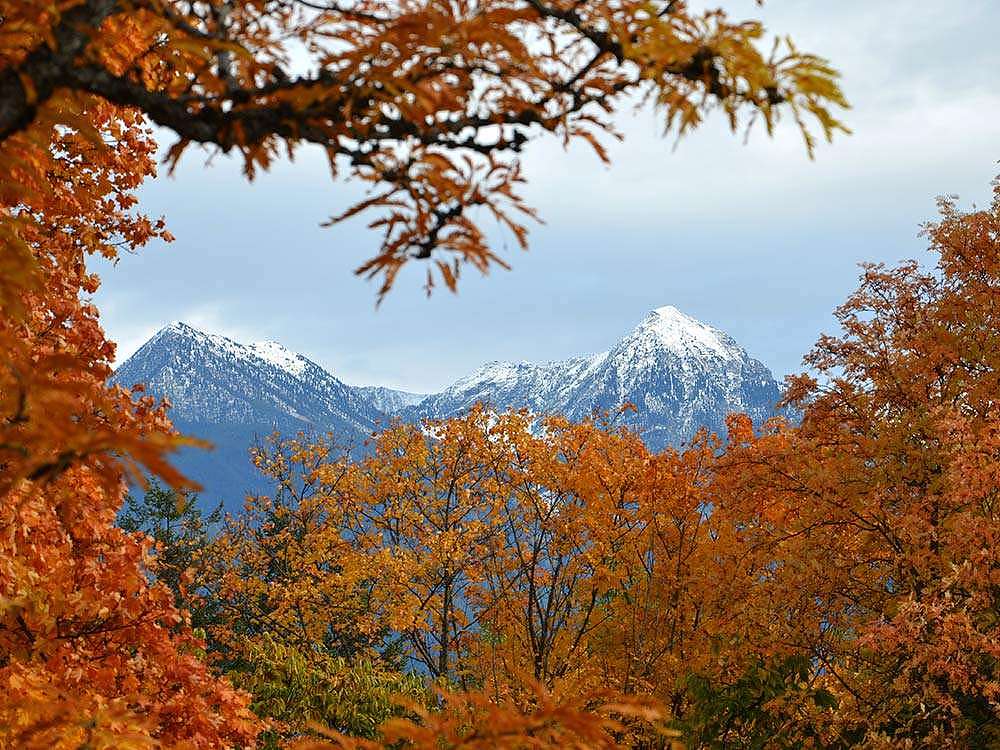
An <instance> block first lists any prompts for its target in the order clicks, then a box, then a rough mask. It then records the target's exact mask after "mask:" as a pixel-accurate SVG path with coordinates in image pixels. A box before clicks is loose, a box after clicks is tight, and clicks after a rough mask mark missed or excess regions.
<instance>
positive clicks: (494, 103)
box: [0, 0, 845, 747]
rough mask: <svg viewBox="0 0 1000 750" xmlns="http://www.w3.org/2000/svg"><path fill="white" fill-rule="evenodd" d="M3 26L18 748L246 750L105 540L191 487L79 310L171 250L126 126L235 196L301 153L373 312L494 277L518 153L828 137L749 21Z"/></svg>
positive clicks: (462, 8) (224, 6)
mask: <svg viewBox="0 0 1000 750" xmlns="http://www.w3.org/2000/svg"><path fill="white" fill-rule="evenodd" d="M0 18H2V19H3V21H2V23H0V174H2V175H4V179H3V181H2V183H0V243H2V253H0V350H2V351H3V352H4V353H5V357H4V360H3V362H2V364H0V411H2V420H0V500H2V504H0V508H2V511H0V531H2V536H0V545H2V547H0V553H2V554H0V564H2V568H0V597H2V598H0V603H2V610H0V617H2V620H0V680H3V681H4V684H5V686H6V688H7V689H6V690H4V691H3V693H2V698H0V714H2V716H3V721H2V722H0V725H2V726H3V727H4V730H3V731H5V732H7V735H6V736H5V737H4V739H5V741H8V740H9V742H11V743H13V744H15V745H22V746H31V745H32V744H34V745H38V746H46V745H51V744H53V743H54V742H55V739H54V738H57V737H58V738H63V740H64V741H65V742H67V743H69V744H70V745H72V744H73V743H76V744H81V743H89V744H91V745H97V746H100V745H101V744H102V743H104V744H106V745H115V746H119V747H120V746H127V745H128V744H129V743H131V744H132V745H135V746H142V745H143V744H145V745H149V744H150V743H155V742H161V743H166V744H169V743H180V742H189V743H192V744H194V745H195V746H201V747H218V746H225V745H227V744H236V743H241V742H248V741H250V739H251V738H252V737H253V736H254V734H255V733H256V731H257V729H258V725H257V724H256V723H255V722H254V721H253V719H252V717H251V716H250V715H249V714H248V713H247V711H246V702H247V698H246V696H244V695H241V694H239V693H237V692H235V691H233V690H232V689H231V688H230V686H229V685H228V684H227V683H225V682H224V681H220V680H218V679H216V678H214V677H212V676H211V675H210V674H209V672H208V670H207V668H206V667H205V666H204V664H202V663H201V662H200V661H199V660H198V658H197V657H196V654H197V652H198V651H199V646H198V643H197V641H196V640H195V639H193V638H192V635H191V633H190V630H189V628H188V627H187V626H186V624H185V623H184V616H183V615H182V614H181V613H179V612H178V611H177V610H176V609H174V608H173V605H172V603H171V602H170V598H169V595H168V594H166V592H165V591H164V590H162V589H161V588H160V587H157V586H151V585H150V584H149V582H148V579H147V576H146V570H145V564H144V557H143V555H144V549H145V544H146V542H145V541H144V540H142V539H141V538H139V537H127V536H125V535H123V534H122V533H121V532H120V531H117V530H116V529H114V527H113V519H114V516H115V512H116V511H117V510H118V508H119V507H120V504H121V500H122V496H123V486H122V480H123V477H124V476H125V474H124V472H131V473H132V475H133V476H136V475H138V473H139V471H140V470H146V471H150V472H152V473H154V474H158V475H160V476H161V477H163V478H164V479H165V480H166V481H167V483H168V484H170V485H171V486H174V487H177V488H180V487H183V480H182V478H181V477H180V476H178V475H177V474H176V472H174V471H172V470H171V468H170V466H169V464H168V463H167V462H166V461H165V458H164V456H165V452H166V451H167V450H168V449H169V448H171V447H173V446H175V445H177V444H178V439H177V438H176V437H175V436H173V435H172V434H171V429H170V426H169V423H168V421H167V419H166V414H165V411H164V409H163V408H162V407H160V406H158V405H156V404H155V403H153V402H152V400H150V399H141V398H139V399H135V398H133V396H134V394H128V393H125V392H123V391H121V390H118V389H111V388H108V387H107V385H106V381H107V378H108V376H109V375H110V364H111V362H112V361H113V356H114V348H113V345H112V344H111V343H110V342H108V341H107V340H106V338H105V336H104V334H103V332H102V331H101V329H100V326H99V324H98V320H97V311H96V309H94V307H93V306H92V305H90V304H89V303H88V302H87V301H86V295H89V294H92V293H93V292H94V290H95V289H96V288H97V284H98V279H97V278H96V277H95V276H93V275H92V274H88V273H87V271H86V259H87V257H88V256H89V255H94V254H100V255H103V256H105V257H108V258H113V257H115V256H116V254H117V252H118V251H119V249H120V248H127V249H133V248H137V247H140V246H142V245H143V244H144V243H145V242H147V241H149V240H151V239H153V238H156V237H160V238H164V239H166V238H168V237H169V235H168V234H167V233H166V231H165V229H164V226H163V224H162V222H161V221H155V220H150V219H149V218H147V217H145V216H142V215H141V214H139V213H137V212H136V211H135V210H134V207H135V197H134V195H133V191H134V189H135V188H136V187H137V186H138V185H139V183H140V182H141V181H142V180H143V179H144V178H146V177H148V176H151V175H152V174H153V162H152V155H153V152H154V144H153V142H152V140H151V138H150V136H149V133H148V132H147V131H146V130H145V129H144V127H143V122H144V121H143V118H144V117H145V118H148V120H149V121H152V122H153V123H155V124H157V125H161V126H164V127H166V128H169V129H172V130H173V131H174V132H175V133H176V134H177V135H178V137H179V141H178V143H177V144H176V145H175V146H174V148H173V150H172V151H171V154H170V159H171V160H173V161H176V159H177V158H179V156H180V155H181V152H182V151H183V150H184V149H185V147H186V146H188V145H189V144H191V143H198V144H208V145H214V146H217V147H218V148H220V149H222V150H223V151H233V150H235V151H238V152H239V153H240V154H241V155H242V157H243V159H244V163H245V167H246V172H247V174H248V176H252V175H253V174H254V172H255V171H256V170H257V169H260V168H266V167H267V166H268V164H270V163H271V162H272V161H273V160H274V159H275V158H277V156H278V155H279V153H281V152H282V151H286V152H288V153H291V152H293V151H294V150H295V149H296V148H297V147H299V146H300V145H302V144H306V143H310V144H315V145H318V146H319V147H320V148H322V149H323V150H324V151H325V153H326V155H327V157H328V158H329V161H330V165H331V168H332V169H333V171H334V173H335V174H347V175H349V176H352V177H354V178H356V179H358V180H361V181H363V182H366V183H368V184H370V186H371V189H372V192H371V193H370V195H369V197H368V198H367V199H365V200H364V201H362V202H361V203H360V204H358V205H356V206H354V207H352V208H350V209H348V210H347V211H344V212H343V213H341V214H339V215H338V216H335V217H334V218H333V221H338V220H341V219H344V218H346V217H348V216H352V215H354V214H356V213H359V212H363V211H367V210H369V209H371V210H374V211H375V212H376V215H375V217H374V219H373V226H374V227H375V228H376V229H378V230H379V231H381V233H382V237H383V239H382V245H381V248H380V250H379V251H378V253H377V254H376V255H375V257H373V258H372V259H371V260H370V261H369V262H367V263H366V264H365V265H363V266H362V267H361V268H360V269H359V272H360V273H363V274H368V275H370V276H376V277H380V278H381V281H382V286H381V293H383V294H384V293H385V292H386V291H387V290H388V289H389V287H390V286H391V284H392V282H393V280H394V279H395V277H396V275H397V273H398V271H399V268H400V267H401V266H402V265H403V264H404V263H405V262H406V261H407V260H409V259H412V258H418V259H427V258H431V256H432V254H436V255H435V257H434V258H433V261H434V265H433V266H431V268H432V269H435V270H436V272H437V273H438V274H439V276H440V278H441V279H443V281H444V283H445V284H446V285H447V286H449V287H452V288H454V286H455V282H456V278H457V276H458V274H459V270H460V268H461V267H462V264H465V263H471V264H472V265H473V266H474V267H475V268H478V269H480V270H482V271H486V270H487V269H488V268H490V267H491V266H492V265H493V264H495V263H502V260H501V259H500V258H498V257H497V256H496V255H495V254H494V253H493V252H492V251H491V249H490V247H489V245H488V243H487V241H486V239H485V234H484V229H483V228H482V227H480V226H479V224H477V223H476V222H475V221H473V219H472V218H471V213H472V212H471V209H473V208H481V209H484V210H482V211H480V213H481V214H484V215H486V216H489V217H492V218H494V219H496V220H497V221H498V222H499V223H500V224H501V225H502V226H504V227H506V228H507V229H508V230H509V231H510V232H512V233H513V235H514V236H515V238H516V240H517V241H518V242H519V243H521V244H522V245H523V244H524V242H525V233H526V230H525V228H524V226H523V221H524V217H525V216H527V217H530V216H533V213H532V211H531V209H530V207H528V206H526V205H525V204H524V203H523V201H522V200H521V198H520V197H519V195H518V188H519V185H520V183H521V180H522V177H521V171H520V165H519V163H518V160H517V155H518V153H519V152H520V150H521V149H522V148H523V146H524V144H525V143H526V142H527V140H528V139H530V138H531V137H533V136H534V135H535V134H540V133H543V132H544V133H551V134H554V135H555V136H557V137H558V138H560V139H562V140H563V142H565V143H569V142H571V141H574V140H581V139H582V140H584V141H587V142H590V143H591V144H592V145H593V146H594V147H595V148H596V149H597V151H598V154H599V155H601V156H602V158H603V150H602V147H601V145H600V136H601V134H602V133H610V132H611V126H610V117H611V114H612V112H613V111H614V109H615V108H616V107H617V106H619V105H620V104H621V102H623V101H626V100H627V99H628V98H630V97H635V96H645V97H647V98H649V99H650V100H652V101H653V102H655V104H656V105H657V106H659V107H660V108H661V111H662V113H663V119H664V122H665V124H666V126H667V128H670V129H673V130H675V131H676V132H678V133H684V132H687V131H688V130H690V129H692V128H694V127H696V126H698V125H699V124H700V122H701V120H702V118H703V117H704V115H705V114H706V113H707V112H708V111H709V110H710V109H712V108H720V109H722V110H723V112H724V113H725V115H726V116H727V117H728V118H729V122H730V124H731V126H732V127H733V128H734V129H735V128H738V127H740V125H741V123H742V122H752V121H753V120H754V119H757V120H760V121H762V122H763V123H764V125H765V127H766V128H767V129H768V130H769V131H770V130H771V128H772V127H773V125H774V124H775V122H776V121H777V119H778V117H779V115H780V114H781V113H788V114H789V115H791V116H792V117H793V118H794V119H795V120H796V122H797V123H798V125H799V126H800V128H801V129H802V132H803V133H804V134H805V135H806V144H807V148H809V149H810V150H811V148H812V145H813V140H812V136H811V135H809V134H808V131H807V129H806V126H807V120H809V119H810V118H812V119H813V121H814V123H815V125H817V126H818V127H819V130H820V131H821V132H822V133H823V134H824V135H825V136H826V137H828V138H829V137H831V136H832V134H833V133H834V132H835V131H837V130H838V129H843V126H842V125H841V124H840V123H839V122H838V121H837V120H836V118H835V117H834V115H833V114H832V113H831V111H830V109H831V107H837V106H844V105H845V102H844V99H843V96H842V94H841V92H840V90H839V89H838V87H837V84H836V76H835V73H834V72H833V71H832V70H831V69H830V68H829V67H828V66H827V64H826V63H825V61H823V60H822V59H820V58H817V57H815V56H812V55H808V54H803V53H800V52H799V51H797V50H796V49H795V48H794V47H793V46H792V45H791V44H790V43H789V44H788V45H787V46H780V47H775V48H774V50H773V51H772V52H771V53H770V54H768V53H764V52H762V51H761V50H760V46H761V44H762V43H763V36H764V30H763V28H762V27H761V26H760V25H759V24H757V23H754V22H742V21H735V22H734V21H732V20H730V19H729V18H728V17H727V16H726V15H725V14H724V13H722V12H708V13H696V12H694V11H692V10H690V9H689V8H688V7H687V5H686V4H685V3H684V2H676V1H675V0H671V1H670V2H666V1H665V0H664V1H658V2H654V3H652V4H649V3H645V2H643V3H639V2H625V3H607V2H605V1H604V0H589V1H587V2H582V3H581V2H573V3H569V2H563V1H562V0H557V1H556V2H544V1H543V0H498V1H496V2H494V1H492V0H491V2H487V3H466V2H458V3H455V2H438V1H437V0H418V1H415V2H401V3H385V2H379V1H376V0H370V1H364V0H363V1H362V2H356V3H352V4H350V5H349V6H347V5H344V6H341V5H338V4H336V3H330V4H326V3H314V2H307V1H306V0H265V1H261V0H219V1H217V2H216V1H211V0H205V1H204V2H186V1H185V2H178V1H177V0H130V1H129V2H124V1H123V0H69V2H58V3H57V2H53V0H0ZM293 61H295V63H294V64H293ZM431 281H432V279H431V277H430V276H429V277H428V286H430V284H431ZM81 297H82V298H81ZM330 541H331V543H332V540H330ZM451 605H452V603H449V606H451ZM442 611H445V610H442ZM451 627H452V625H451V624H450V623H449V628H451ZM442 632H444V631H442ZM449 647H450V646H449ZM181 717H183V719H182V718H181ZM192 717H193V718H192Z"/></svg>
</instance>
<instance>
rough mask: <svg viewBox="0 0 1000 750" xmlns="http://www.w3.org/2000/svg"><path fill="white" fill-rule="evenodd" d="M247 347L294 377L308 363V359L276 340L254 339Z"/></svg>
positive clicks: (300, 373) (299, 373)
mask: <svg viewBox="0 0 1000 750" xmlns="http://www.w3.org/2000/svg"><path fill="white" fill-rule="evenodd" d="M247 348H248V349H249V350H250V351H251V352H252V353H254V354H256V355H257V356H258V357H260V358H261V359H263V360H264V361H265V362H270V363H271V364H272V365H274V366H275V367H280V368H281V369H282V370H284V371H285V372H287V373H288V374H289V375H294V376H295V377H299V376H300V375H302V372H303V371H304V370H305V369H306V366H307V365H308V364H309V360H307V359H306V358H305V357H303V356H302V355H301V354H296V353H295V352H292V351H289V350H288V349H286V348H285V347H283V346H282V345H281V344H279V343H278V342H277V341H255V342H254V343H252V344H250V346H249V347H247Z"/></svg>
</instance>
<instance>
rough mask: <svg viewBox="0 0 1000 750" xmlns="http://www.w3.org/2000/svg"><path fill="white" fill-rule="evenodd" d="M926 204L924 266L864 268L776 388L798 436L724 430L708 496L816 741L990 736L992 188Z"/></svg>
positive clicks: (995, 311) (997, 252)
mask: <svg viewBox="0 0 1000 750" xmlns="http://www.w3.org/2000/svg"><path fill="white" fill-rule="evenodd" d="M996 191H997V192H996V194H995V199H994V201H993V203H992V205H991V206H990V207H989V208H987V209H984V210H978V211H972V212H970V213H963V212H961V211H959V210H958V208H957V207H956V205H955V203H954V202H953V201H950V200H945V201H942V203H941V209H942V216H941V219H940V221H938V222H936V223H933V224H930V225H928V226H927V228H926V236H927V237H928V238H929V241H930V247H931V251H932V252H933V253H934V254H935V255H936V257H937V267H936V268H935V269H933V270H928V271H925V270H921V268H920V267H919V266H918V264H917V263H916V262H908V263H904V264H902V265H900V266H898V267H896V268H886V267H884V266H874V265H872V266H866V267H865V269H864V275H863V277H862V283H861V286H860V288H859V289H858V291H857V292H856V293H855V294H853V295H852V296H851V297H850V298H849V299H848V301H847V302H846V303H845V304H844V305H843V306H842V307H841V308H840V309H839V310H838V312H837V315H838V318H839V320H840V322H841V325H842V327H843V331H844V332H843V334H842V335H841V336H840V337H832V336H827V337H823V338H822V339H821V340H820V341H819V343H818V344H817V346H816V348H815V349H814V351H813V352H812V353H811V354H810V355H809V357H808V358H807V362H808V363H809V364H810V365H812V366H813V367H814V368H815V372H816V376H801V377H797V378H794V379H792V380H791V382H790V390H789V394H788V399H789V401H790V403H792V404H795V405H797V406H798V407H799V408H801V409H802V413H803V417H802V424H801V426H800V427H798V428H795V429H778V430H776V431H772V432H770V433H769V434H765V435H763V436H761V437H755V436H754V435H753V433H752V432H751V431H750V429H749V424H748V423H747V422H746V421H745V419H737V420H734V422H733V425H732V426H733V432H732V435H731V444H730V446H729V449H728V454H727V456H726V458H725V460H724V463H725V465H726V468H725V470H722V471H720V474H719V477H720V480H719V482H720V486H719V491H718V498H719V503H720V505H721V506H722V507H723V508H724V509H725V510H724V512H725V513H727V514H729V513H731V514H732V515H731V517H732V518H739V519H741V520H740V523H739V528H738V532H739V534H740V536H741V537H742V538H743V539H744V541H745V544H746V549H747V550H748V553H747V556H746V558H745V559H746V560H756V563H755V564H756V565H757V568H756V572H757V576H758V580H759V581H760V585H759V586H758V587H756V588H758V589H759V590H758V592H757V593H756V594H755V595H754V597H755V598H754V602H755V603H754V606H753V607H752V608H751V609H750V610H749V611H750V612H754V613H756V628H755V630H756V632H757V633H758V636H759V638H760V642H759V645H758V648H759V649H760V650H761V651H762V652H766V651H768V650H773V649H791V650H798V651H801V652H805V653H808V654H809V655H810V656H811V657H812V658H813V659H814V660H815V662H814V664H815V667H816V669H817V670H818V675H819V677H820V678H821V679H822V680H823V681H824V682H825V683H826V684H827V686H828V688H829V690H830V691H831V692H832V693H833V694H834V695H835V696H836V697H837V699H838V701H839V706H838V709H837V711H836V712H835V713H834V714H833V715H832V716H828V717H827V718H828V724H829V726H828V727H827V729H826V732H827V739H828V741H830V742H831V743H832V742H834V741H837V742H840V743H842V744H849V745H857V744H864V745H867V746H872V747H883V746H896V745H898V746H901V747H903V746H905V747H993V746H995V745H996V743H997V742H1000V710H998V709H1000V692H998V691H1000V687H998V686H1000V682H998V663H1000V662H998V658H1000V630H998V628H1000V599H998V597H997V592H998V588H997V581H998V580H1000V579H998V576H1000V556H998V554H1000V553H998V547H997V544H996V536H997V533H998V530H1000V516H998V506H997V493H998V487H1000V482H998V479H1000V474H998V470H1000V464H998V456H1000V452H998V449H1000V443H998V442H997V440H998V431H997V425H998V418H1000V413H998V411H997V409H998V403H997V398H996V396H997V393H998V392H1000V380H998V377H1000V375H998V374H1000V319H998V315H1000V240H998V238H1000V184H998V185H997V186H996Z"/></svg>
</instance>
